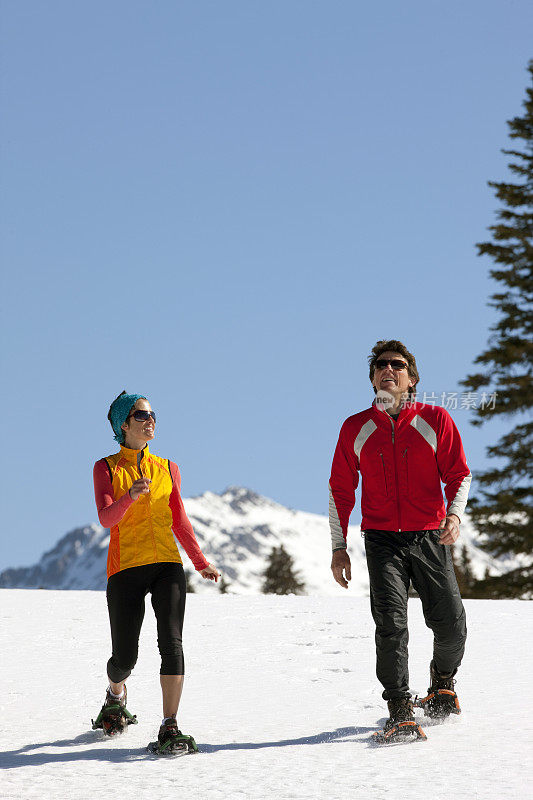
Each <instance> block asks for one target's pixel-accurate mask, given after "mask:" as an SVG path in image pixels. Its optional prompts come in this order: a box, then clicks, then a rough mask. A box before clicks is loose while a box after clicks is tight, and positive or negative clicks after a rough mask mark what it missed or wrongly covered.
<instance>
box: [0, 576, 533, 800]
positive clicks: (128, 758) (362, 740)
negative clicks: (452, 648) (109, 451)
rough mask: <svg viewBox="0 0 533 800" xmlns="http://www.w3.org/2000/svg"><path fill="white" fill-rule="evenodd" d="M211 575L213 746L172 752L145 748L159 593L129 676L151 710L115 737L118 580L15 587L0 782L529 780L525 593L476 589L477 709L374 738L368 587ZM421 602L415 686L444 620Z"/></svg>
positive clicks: (206, 689) (197, 619) (384, 787)
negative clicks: (249, 583) (255, 582)
mask: <svg viewBox="0 0 533 800" xmlns="http://www.w3.org/2000/svg"><path fill="white" fill-rule="evenodd" d="M211 589H212V592H211V593H204V594H201V595H200V594H197V595H188V597H187V613H186V621H185V631H184V643H185V656H186V671H187V678H186V683H185V691H184V695H183V699H182V705H181V708H180V713H179V715H178V722H179V724H180V727H181V728H182V730H183V731H184V732H185V733H190V734H192V735H193V736H194V737H195V738H196V741H197V742H198V745H199V748H200V753H199V754H198V755H194V756H187V757H184V758H179V759H169V760H163V759H160V758H159V759H158V758H156V757H153V756H149V755H147V754H146V753H145V746H146V744H147V743H148V741H150V740H151V739H153V738H155V735H156V732H157V729H158V726H159V722H160V717H161V708H160V689H159V681H158V671H159V658H158V654H157V648H156V644H155V641H156V632H155V624H154V619H153V614H152V611H151V608H150V605H149V603H147V614H146V618H145V623H144V627H143V631H142V634H141V644H140V655H139V661H138V664H137V666H136V668H135V670H134V673H133V675H132V676H131V677H130V679H129V681H128V693H129V702H128V707H129V708H130V710H131V711H132V712H133V713H135V714H137V715H138V718H139V724H138V725H135V726H130V728H129V729H128V731H127V733H125V734H124V735H123V736H122V737H120V738H118V739H114V740H106V739H104V738H103V737H102V734H101V733H100V732H97V731H92V730H91V724H90V723H91V718H92V717H95V716H96V714H97V713H98V711H99V709H100V706H101V703H102V701H103V697H104V693H105V688H106V680H105V664H106V661H107V658H108V656H109V630H108V621H107V610H106V602H105V594H104V593H103V592H90V591H70V592H61V591H30V590H16V589H13V590H11V589H3V590H1V591H0V599H1V608H2V611H1V616H2V625H1V634H0V637H1V638H0V649H1V652H2V665H3V670H2V672H3V686H2V693H1V700H0V711H1V719H2V726H1V728H2V730H1V733H0V738H1V743H0V747H1V750H2V754H1V756H0V766H1V767H2V771H3V774H2V779H1V784H0V796H1V797H2V798H4V799H5V800H12V799H13V800H14V799H15V798H17V800H20V799H22V800H26V799H28V800H30V799H31V798H40V799H41V798H44V799H45V800H56V799H57V800H65V798H69V797H75V798H76V800H89V798H91V800H94V798H95V797H96V796H98V795H99V794H101V795H108V794H109V793H110V791H111V792H112V794H113V796H115V794H117V793H118V795H119V796H126V797H129V796H134V797H138V798H139V800H141V799H142V798H144V797H151V798H152V797H153V798H173V800H174V799H175V798H176V797H180V798H184V800H185V799H186V800H206V799H208V800H211V799H212V800H219V798H220V800H249V799H253V800H262V799H263V798H265V799H266V798H268V800H270V798H280V800H293V799H294V800H296V799H298V800H299V799H300V798H302V800H303V798H305V799H306V800H309V799H310V798H311V800H314V798H317V799H318V798H328V800H337V798H338V799H339V800H340V799H341V798H342V800H345V799H346V798H357V797H360V798H365V799H366V798H369V800H382V798H383V799H384V798H387V800H390V798H391V797H397V796H401V797H413V798H414V797H417V798H425V797H428V798H432V800H450V798H453V800H463V798H468V800H475V798H483V800H486V798H494V800H496V799H497V800H504V799H505V798H513V800H517V799H519V798H523V797H526V795H527V786H528V781H530V780H531V777H532V775H531V768H530V764H531V762H530V749H529V746H528V740H529V742H530V741H531V733H532V728H533V715H532V713H531V711H532V709H531V700H530V697H531V693H530V678H529V674H530V651H529V648H530V645H529V640H528V637H527V635H526V631H527V630H528V629H530V617H531V605H530V604H529V603H526V602H522V601H512V600H505V601H494V600H492V601H490V600H486V601H485V600H477V601H476V600H471V601H466V602H465V605H466V608H467V615H468V624H469V640H468V645H467V653H466V656H465V660H464V662H463V666H462V668H461V670H460V673H459V676H458V684H457V690H458V694H459V697H460V700H461V705H462V707H463V714H462V715H461V716H460V717H453V718H451V719H449V720H447V721H446V722H445V723H444V724H438V725H436V724H432V723H431V722H430V721H428V720H424V721H423V723H422V724H423V727H424V729H425V731H426V733H427V734H428V740H427V741H426V742H416V743H412V744H399V745H392V746H387V747H381V748H379V747H375V746H372V745H371V743H370V741H369V738H370V735H371V732H372V731H374V730H376V729H377V728H378V726H379V725H381V724H383V722H384V719H385V716H386V714H385V711H386V706H385V703H384V701H383V700H382V699H381V690H380V686H379V684H378V682H377V680H376V678H375V674H374V644H373V635H374V632H373V623H372V620H371V617H370V611H369V608H368V605H369V603H368V598H363V597H358V596H355V595H353V594H350V592H349V591H348V592H345V594H344V595H343V596H342V597H341V596H334V597H317V596H307V597H294V596H288V597H277V596H242V595H241V596H237V595H220V594H219V593H218V592H217V591H216V589H215V587H214V586H212V587H211ZM409 617H410V631H411V639H410V650H411V656H410V665H411V687H412V689H413V691H414V692H418V693H423V692H425V690H426V689H427V684H428V681H427V673H428V664H429V660H430V655H431V635H430V632H429V631H428V630H427V629H426V628H425V626H424V622H423V618H422V615H421V610H420V604H419V601H418V600H416V599H413V600H410V601H409ZM528 706H529V707H528ZM419 713H420V712H419ZM528 765H529V767H528Z"/></svg>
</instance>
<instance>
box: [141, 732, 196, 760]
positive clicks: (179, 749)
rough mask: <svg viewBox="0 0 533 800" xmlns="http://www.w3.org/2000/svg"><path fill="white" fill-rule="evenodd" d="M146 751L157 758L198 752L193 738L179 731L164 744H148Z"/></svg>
mask: <svg viewBox="0 0 533 800" xmlns="http://www.w3.org/2000/svg"><path fill="white" fill-rule="evenodd" d="M147 749H148V750H149V752H150V753H154V755H158V756H175V755H179V754H181V755H185V754H188V753H197V752H198V746H197V744H196V742H195V741H194V739H193V737H192V736H186V735H185V734H183V733H181V731H180V732H179V733H178V734H177V735H176V736H172V738H168V739H167V740H166V741H164V742H150V744H149V745H148V748H147Z"/></svg>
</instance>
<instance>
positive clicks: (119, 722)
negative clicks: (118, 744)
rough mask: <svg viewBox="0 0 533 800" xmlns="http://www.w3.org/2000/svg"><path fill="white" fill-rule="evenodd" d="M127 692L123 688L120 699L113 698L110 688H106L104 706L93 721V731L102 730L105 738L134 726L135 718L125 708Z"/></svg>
mask: <svg viewBox="0 0 533 800" xmlns="http://www.w3.org/2000/svg"><path fill="white" fill-rule="evenodd" d="M127 697H128V695H127V690H126V686H124V693H123V695H122V697H119V698H117V697H113V695H112V694H111V688H110V687H108V689H107V692H106V696H105V701H104V705H103V706H102V708H101V709H100V713H99V714H98V716H97V718H96V720H93V730H96V729H97V728H102V730H103V732H104V734H105V735H106V736H114V735H115V734H117V733H122V731H124V730H125V729H126V728H127V726H128V725H132V724H135V723H136V722H137V717H135V716H132V714H130V712H129V711H128V709H127V708H126V701H127Z"/></svg>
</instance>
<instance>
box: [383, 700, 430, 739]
mask: <svg viewBox="0 0 533 800" xmlns="http://www.w3.org/2000/svg"><path fill="white" fill-rule="evenodd" d="M387 705H388V707H389V714H390V717H389V719H388V720H387V721H386V723H385V727H384V728H383V730H382V731H378V732H377V733H374V734H372V738H373V741H374V742H375V743H376V744H388V743H392V742H399V741H402V740H403V741H407V740H412V739H413V738H415V739H426V734H425V733H424V731H423V730H422V728H421V727H420V725H418V723H417V722H416V721H415V715H414V712H413V703H412V701H411V700H410V699H409V698H408V697H395V698H394V699H393V700H389V701H388V703H387Z"/></svg>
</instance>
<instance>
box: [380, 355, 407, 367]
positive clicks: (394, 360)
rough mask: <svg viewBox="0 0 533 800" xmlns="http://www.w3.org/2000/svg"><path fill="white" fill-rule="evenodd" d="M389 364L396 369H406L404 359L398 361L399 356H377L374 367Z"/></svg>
mask: <svg viewBox="0 0 533 800" xmlns="http://www.w3.org/2000/svg"><path fill="white" fill-rule="evenodd" d="M389 364H390V365H391V367H392V368H393V369H396V370H400V369H407V364H406V363H405V361H400V359H399V358H378V360H377V361H376V364H375V367H376V369H385V367H387V366H388V365H389Z"/></svg>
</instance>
